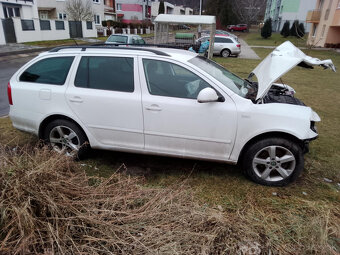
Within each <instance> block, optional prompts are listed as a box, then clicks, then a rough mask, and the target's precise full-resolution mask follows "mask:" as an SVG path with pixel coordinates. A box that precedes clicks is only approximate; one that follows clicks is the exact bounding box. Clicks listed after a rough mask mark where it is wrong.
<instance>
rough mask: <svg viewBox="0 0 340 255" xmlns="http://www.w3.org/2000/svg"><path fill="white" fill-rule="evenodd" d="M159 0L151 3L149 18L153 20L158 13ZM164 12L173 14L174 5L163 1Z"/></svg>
mask: <svg viewBox="0 0 340 255" xmlns="http://www.w3.org/2000/svg"><path fill="white" fill-rule="evenodd" d="M159 4H160V2H159V1H155V2H153V3H152V5H151V20H154V19H155V18H156V17H157V15H158V10H159ZM164 13H165V14H175V5H173V4H170V3H168V2H164Z"/></svg>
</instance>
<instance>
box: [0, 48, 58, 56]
mask: <svg viewBox="0 0 340 255" xmlns="http://www.w3.org/2000/svg"><path fill="white" fill-rule="evenodd" d="M53 48H55V47H48V48H36V49H28V50H18V51H8V52H2V53H0V57H7V56H11V55H19V54H27V53H35V52H40V51H48V50H50V49H53Z"/></svg>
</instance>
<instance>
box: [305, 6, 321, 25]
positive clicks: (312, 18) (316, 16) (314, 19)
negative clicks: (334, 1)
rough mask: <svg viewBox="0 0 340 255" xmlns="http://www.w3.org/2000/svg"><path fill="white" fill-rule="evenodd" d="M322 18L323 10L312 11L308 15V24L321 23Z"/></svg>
mask: <svg viewBox="0 0 340 255" xmlns="http://www.w3.org/2000/svg"><path fill="white" fill-rule="evenodd" d="M320 17H321V10H319V9H318V10H312V11H309V12H308V13H307V18H306V22H309V23H319V22H320Z"/></svg>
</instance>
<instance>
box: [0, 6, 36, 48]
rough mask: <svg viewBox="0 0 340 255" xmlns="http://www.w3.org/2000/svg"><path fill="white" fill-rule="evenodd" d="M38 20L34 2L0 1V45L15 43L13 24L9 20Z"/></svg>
mask: <svg viewBox="0 0 340 255" xmlns="http://www.w3.org/2000/svg"><path fill="white" fill-rule="evenodd" d="M32 17H33V18H38V11H37V5H36V1H33V0H0V45H2V44H6V42H16V36H15V32H14V23H13V21H12V19H10V18H21V19H31V18H32Z"/></svg>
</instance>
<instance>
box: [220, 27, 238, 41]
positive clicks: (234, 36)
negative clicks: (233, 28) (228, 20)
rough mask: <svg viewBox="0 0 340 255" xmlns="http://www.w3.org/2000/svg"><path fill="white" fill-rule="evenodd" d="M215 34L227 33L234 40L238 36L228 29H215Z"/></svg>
mask: <svg viewBox="0 0 340 255" xmlns="http://www.w3.org/2000/svg"><path fill="white" fill-rule="evenodd" d="M216 35H228V36H231V37H233V38H234V39H235V40H236V41H238V37H237V36H236V35H234V34H232V33H229V32H228V31H225V30H220V29H218V30H216Z"/></svg>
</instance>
